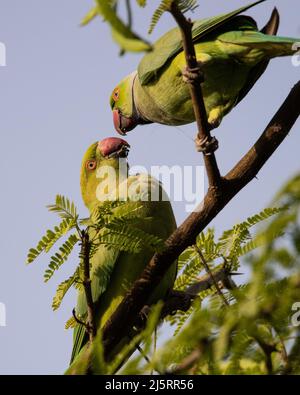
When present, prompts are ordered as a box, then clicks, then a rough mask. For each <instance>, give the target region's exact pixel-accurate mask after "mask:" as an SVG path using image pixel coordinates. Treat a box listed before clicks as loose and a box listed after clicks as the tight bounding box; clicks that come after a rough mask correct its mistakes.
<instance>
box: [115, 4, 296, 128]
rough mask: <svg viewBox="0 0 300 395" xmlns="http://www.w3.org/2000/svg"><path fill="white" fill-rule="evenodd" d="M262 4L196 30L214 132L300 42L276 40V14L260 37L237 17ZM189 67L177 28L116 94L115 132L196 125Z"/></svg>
mask: <svg viewBox="0 0 300 395" xmlns="http://www.w3.org/2000/svg"><path fill="white" fill-rule="evenodd" d="M262 1H265V0H260V1H257V2H255V3H253V4H250V5H248V6H246V7H242V8H240V9H238V10H236V11H233V12H231V13H229V14H224V15H219V16H216V17H214V18H208V19H204V20H198V21H195V22H194V24H193V30H192V36H193V42H194V46H195V51H196V57H197V61H198V62H199V64H201V70H202V72H203V75H204V83H203V84H202V91H203V98H204V103H205V107H206V112H207V116H208V122H209V125H210V127H211V128H215V127H217V126H219V124H220V122H221V121H222V118H223V117H224V115H226V114H227V113H229V112H230V111H231V110H232V108H233V107H234V106H236V105H237V104H238V103H239V102H240V101H241V100H242V99H243V98H244V97H245V96H246V95H247V93H248V92H249V91H250V89H251V88H252V87H253V85H254V84H255V82H256V81H257V80H258V79H259V77H260V76H261V75H262V74H263V72H264V71H265V69H266V67H267V65H268V62H269V60H270V59H271V58H274V57H279V56H286V55H292V54H293V53H294V50H293V44H294V43H295V42H297V41H300V39H294V38H284V37H277V36H276V33H277V29H278V25H279V15H278V12H277V10H276V9H275V10H274V11H273V14H272V16H271V19H270V20H269V22H268V24H267V25H266V26H265V27H264V28H263V29H262V30H261V31H258V28H257V24H256V22H255V21H254V20H253V19H252V18H251V17H249V16H244V15H239V14H240V13H242V12H244V11H245V10H247V9H249V8H251V7H253V6H254V5H256V4H259V3H261V2H262ZM185 65H186V61H185V56H184V53H183V48H182V40H181V33H180V31H179V29H178V28H174V29H172V30H171V31H169V32H168V33H166V34H165V35H164V36H162V37H161V38H160V39H159V40H158V41H157V42H156V43H155V44H154V49H153V51H152V52H150V53H148V54H146V55H145V56H144V57H143V58H142V60H141V62H140V64H139V66H138V69H137V71H135V72H133V73H132V74H130V75H129V76H127V77H126V78H125V79H123V80H122V81H121V82H120V84H119V85H118V86H117V87H116V88H115V89H114V90H113V93H112V95H111V98H110V105H111V108H112V110H113V120H114V125H115V128H116V130H117V131H118V132H119V133H120V134H122V135H123V134H126V132H128V131H130V130H132V129H133V128H134V127H135V126H136V125H138V124H146V123H152V122H157V123H161V124H166V125H183V124H187V123H190V122H193V121H194V120H195V117H194V111H193V107H192V102H191V97H190V93H189V89H188V85H187V84H186V83H185V82H184V80H183V77H182V73H183V70H184V68H185Z"/></svg>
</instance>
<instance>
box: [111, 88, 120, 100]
mask: <svg viewBox="0 0 300 395" xmlns="http://www.w3.org/2000/svg"><path fill="white" fill-rule="evenodd" d="M113 98H114V101H118V100H119V98H120V89H119V88H116V89H115V90H114V92H113Z"/></svg>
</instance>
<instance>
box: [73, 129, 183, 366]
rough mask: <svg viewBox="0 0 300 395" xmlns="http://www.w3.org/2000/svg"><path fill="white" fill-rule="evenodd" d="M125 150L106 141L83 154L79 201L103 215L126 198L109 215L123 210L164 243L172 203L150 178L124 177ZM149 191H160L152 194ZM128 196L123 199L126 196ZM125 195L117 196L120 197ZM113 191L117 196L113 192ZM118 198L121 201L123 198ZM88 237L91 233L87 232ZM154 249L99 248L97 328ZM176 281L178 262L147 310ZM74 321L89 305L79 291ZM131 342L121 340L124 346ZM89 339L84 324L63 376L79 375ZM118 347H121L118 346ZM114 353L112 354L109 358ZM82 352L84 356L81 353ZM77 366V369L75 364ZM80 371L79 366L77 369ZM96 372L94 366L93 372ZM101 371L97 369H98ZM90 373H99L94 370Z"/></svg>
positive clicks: (94, 278)
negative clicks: (107, 207)
mask: <svg viewBox="0 0 300 395" xmlns="http://www.w3.org/2000/svg"><path fill="white" fill-rule="evenodd" d="M128 150H129V145H128V143H127V142H126V141H124V140H122V139H120V138H115V137H110V138H106V139H104V140H102V141H100V142H97V143H94V144H93V145H91V146H90V147H89V149H88V150H87V151H86V153H85V155H84V158H83V161H82V166H81V179H80V185H81V194H82V198H83V201H84V203H85V205H86V206H87V208H88V209H89V211H90V213H91V218H92V217H93V216H92V213H93V212H95V209H100V210H101V205H103V204H104V203H105V201H107V200H116V199H121V198H123V199H125V200H126V202H124V205H120V206H117V207H116V208H114V209H113V210H116V211H115V212H116V213H117V212H118V214H120V215H122V210H123V209H124V208H126V210H127V212H128V210H129V212H131V210H132V211H133V213H134V216H135V218H136V217H138V218H137V219H138V221H137V223H136V224H135V225H134V226H136V227H137V228H139V229H140V230H142V231H144V232H146V233H147V234H152V235H155V236H157V237H158V238H160V239H161V240H165V239H166V238H167V237H168V236H169V235H170V234H171V233H172V232H173V231H174V230H175V228H176V222H175V218H174V215H173V211H172V207H171V204H170V202H169V200H168V198H167V196H166V194H165V193H164V191H163V189H162V187H161V185H160V183H158V182H156V180H154V179H152V178H151V177H150V176H148V175H145V174H144V175H142V174H139V175H132V176H129V175H128V164H127V159H126V158H127V153H128ZM149 188H153V191H154V190H155V188H158V190H157V191H156V192H158V194H157V193H155V192H154V194H153V195H152V197H153V198H154V201H152V200H151V195H150V194H149V193H150V192H151V191H150V190H149ZM125 190H126V191H127V196H125V195H124V191H125ZM120 191H122V193H123V195H122V194H121V192H120ZM115 192H117V193H115ZM121 195H122V196H121ZM89 232H90V238H93V237H94V233H93V232H95V231H94V230H93V228H92V227H91V228H90V230H89ZM152 255H153V249H151V248H149V245H148V246H147V244H145V246H144V248H143V249H142V251H141V252H138V253H135V254H133V253H129V252H125V251H120V250H118V248H117V247H116V248H108V247H107V246H105V245H103V244H102V245H99V246H97V249H96V251H94V252H93V255H92V257H91V261H90V264H91V269H90V273H91V274H90V277H91V288H92V296H93V301H94V303H95V309H96V324H97V328H98V329H99V328H102V327H103V326H104V325H105V323H106V321H107V319H108V318H109V317H110V316H111V315H112V314H113V312H114V311H115V310H116V308H117V307H118V305H119V303H120V302H121V301H122V300H123V298H124V295H125V294H126V292H127V291H128V290H129V289H130V287H131V286H132V285H133V282H134V281H135V280H136V279H137V278H138V276H139V275H140V274H141V272H142V271H143V269H144V268H145V266H146V265H147V263H148V262H149V260H150V258H151V257H152ZM175 276H176V262H174V264H173V265H172V266H171V268H170V269H169V270H168V272H167V273H166V275H165V276H164V278H163V279H162V281H161V283H160V285H159V286H158V287H157V288H156V289H155V290H154V292H153V294H151V295H149V300H148V303H147V304H149V305H151V304H153V303H156V302H157V301H158V300H160V299H163V298H164V297H165V296H166V295H167V293H168V291H169V290H170V289H171V288H172V286H173V283H174V280H175ZM75 311H76V315H77V317H81V319H84V318H86V314H87V303H86V297H85V293H84V290H80V291H79V295H78V301H77V307H76V309H75ZM129 341H130V339H128V338H126V339H123V342H122V345H125V344H126V343H128V342H129ZM87 342H88V335H87V333H86V329H85V328H84V326H83V325H81V324H79V323H78V324H77V325H76V327H75V329H74V343H73V351H72V356H71V366H70V368H69V369H68V371H67V372H66V373H67V374H72V373H78V369H77V365H78V363H77V362H76V361H78V360H80V358H81V355H82V354H83V352H84V350H85V349H86V347H85V345H86V344H87ZM122 345H120V346H122ZM120 348H121V347H119V348H118V349H117V350H111V353H110V355H111V357H113V356H114V355H115V354H116V353H117V352H118V351H119V350H120ZM82 351H83V352H82ZM76 364H77V365H76ZM78 366H79V365H78ZM94 368H95V367H94ZM99 370H100V369H99ZM93 373H97V367H96V371H95V370H94V371H93Z"/></svg>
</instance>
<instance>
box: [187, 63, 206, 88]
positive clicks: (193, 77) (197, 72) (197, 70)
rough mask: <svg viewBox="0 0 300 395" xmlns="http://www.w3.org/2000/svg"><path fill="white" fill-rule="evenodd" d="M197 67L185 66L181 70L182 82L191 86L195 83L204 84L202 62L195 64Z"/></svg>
mask: <svg viewBox="0 0 300 395" xmlns="http://www.w3.org/2000/svg"><path fill="white" fill-rule="evenodd" d="M197 64H198V66H197V67H193V68H189V67H188V66H185V67H184V68H183V70H182V78H183V81H184V82H188V83H190V84H193V83H195V82H200V83H202V82H204V74H203V72H202V62H197Z"/></svg>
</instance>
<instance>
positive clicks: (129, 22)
mask: <svg viewBox="0 0 300 395" xmlns="http://www.w3.org/2000/svg"><path fill="white" fill-rule="evenodd" d="M125 6H126V11H127V26H128V27H129V28H130V29H131V27H132V11H131V4H130V0H125Z"/></svg>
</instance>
